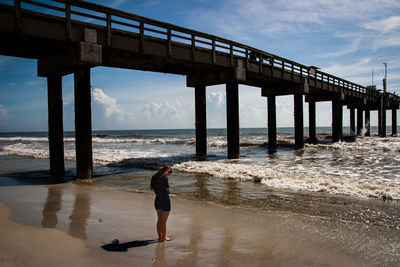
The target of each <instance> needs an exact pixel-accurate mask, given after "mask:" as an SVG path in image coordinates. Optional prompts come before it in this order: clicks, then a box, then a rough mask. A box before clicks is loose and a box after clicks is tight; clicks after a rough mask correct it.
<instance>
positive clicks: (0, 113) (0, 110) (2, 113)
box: [0, 104, 8, 120]
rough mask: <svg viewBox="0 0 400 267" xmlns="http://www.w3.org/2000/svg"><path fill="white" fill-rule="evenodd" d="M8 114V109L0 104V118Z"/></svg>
mask: <svg viewBox="0 0 400 267" xmlns="http://www.w3.org/2000/svg"><path fill="white" fill-rule="evenodd" d="M7 115H8V110H7V109H6V108H5V107H4V106H3V105H2V104H0V120H1V119H4V118H6V117H7Z"/></svg>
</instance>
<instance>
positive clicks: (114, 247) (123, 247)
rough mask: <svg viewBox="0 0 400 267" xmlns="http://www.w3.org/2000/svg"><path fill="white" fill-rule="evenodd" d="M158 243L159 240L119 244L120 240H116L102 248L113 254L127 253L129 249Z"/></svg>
mask: <svg viewBox="0 0 400 267" xmlns="http://www.w3.org/2000/svg"><path fill="white" fill-rule="evenodd" d="M158 242H159V241H158V240H136V241H131V242H125V243H119V240H118V239H115V240H113V241H112V242H111V243H110V244H105V245H103V246H101V248H102V249H104V250H107V251H113V252H127V251H128V249H129V248H135V247H144V246H147V245H150V244H156V243H158Z"/></svg>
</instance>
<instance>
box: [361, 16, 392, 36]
mask: <svg viewBox="0 0 400 267" xmlns="http://www.w3.org/2000/svg"><path fill="white" fill-rule="evenodd" d="M363 26H364V27H365V28H366V29H367V30H374V31H379V32H382V33H387V32H390V31H393V30H396V29H400V16H391V17H389V18H384V19H380V20H374V21H370V22H367V23H364V24H363Z"/></svg>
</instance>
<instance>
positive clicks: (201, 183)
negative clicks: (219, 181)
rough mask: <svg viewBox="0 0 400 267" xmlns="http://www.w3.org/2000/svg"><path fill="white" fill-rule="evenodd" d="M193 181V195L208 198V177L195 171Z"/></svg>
mask: <svg viewBox="0 0 400 267" xmlns="http://www.w3.org/2000/svg"><path fill="white" fill-rule="evenodd" d="M194 178H195V180H196V181H195V182H194V184H193V185H194V187H195V190H196V191H195V196H196V197H198V198H200V199H207V200H208V199H210V197H211V194H210V191H209V190H208V179H209V177H208V176H206V175H203V174H199V173H196V174H195V175H194Z"/></svg>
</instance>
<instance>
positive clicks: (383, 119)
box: [379, 62, 387, 137]
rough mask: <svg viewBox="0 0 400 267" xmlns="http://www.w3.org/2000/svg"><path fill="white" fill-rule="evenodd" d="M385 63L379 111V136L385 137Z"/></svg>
mask: <svg viewBox="0 0 400 267" xmlns="http://www.w3.org/2000/svg"><path fill="white" fill-rule="evenodd" d="M383 65H385V77H384V78H383V94H382V98H381V112H380V115H381V117H380V122H381V125H380V126H379V127H380V131H379V132H380V137H386V79H387V63H385V62H384V63H383Z"/></svg>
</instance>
